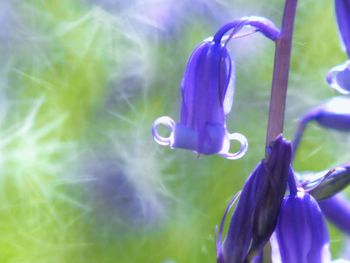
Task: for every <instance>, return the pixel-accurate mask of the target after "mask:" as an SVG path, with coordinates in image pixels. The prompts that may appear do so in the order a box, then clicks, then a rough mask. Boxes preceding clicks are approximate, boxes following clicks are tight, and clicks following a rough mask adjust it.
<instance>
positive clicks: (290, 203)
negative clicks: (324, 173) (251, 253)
mask: <svg viewBox="0 0 350 263" xmlns="http://www.w3.org/2000/svg"><path fill="white" fill-rule="evenodd" d="M272 248H273V262H275V263H277V262H283V263H296V262H298V263H311V262H312V263H326V262H330V251H329V234H328V229H327V225H326V223H325V220H324V217H323V215H322V212H321V210H320V208H319V206H318V204H317V202H316V200H315V199H314V198H313V197H312V196H311V195H309V194H308V193H304V192H303V191H302V190H300V191H298V192H297V193H296V194H291V195H290V196H288V197H285V198H284V200H283V203H282V207H281V212H280V215H279V217H278V223H277V226H276V230H275V235H274V237H273V238H272Z"/></svg>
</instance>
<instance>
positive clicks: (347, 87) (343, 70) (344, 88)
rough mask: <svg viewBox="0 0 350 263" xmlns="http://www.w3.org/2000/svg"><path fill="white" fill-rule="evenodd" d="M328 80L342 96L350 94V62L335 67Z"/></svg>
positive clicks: (328, 75) (328, 74)
mask: <svg viewBox="0 0 350 263" xmlns="http://www.w3.org/2000/svg"><path fill="white" fill-rule="evenodd" d="M349 19H350V17H349ZM326 80H327V82H328V84H329V85H330V86H331V87H332V88H333V89H335V90H337V91H338V92H340V93H341V94H349V93H350V61H346V62H345V63H344V64H342V65H338V66H335V67H334V68H332V69H331V70H330V71H329V72H328V73H327V77H326Z"/></svg>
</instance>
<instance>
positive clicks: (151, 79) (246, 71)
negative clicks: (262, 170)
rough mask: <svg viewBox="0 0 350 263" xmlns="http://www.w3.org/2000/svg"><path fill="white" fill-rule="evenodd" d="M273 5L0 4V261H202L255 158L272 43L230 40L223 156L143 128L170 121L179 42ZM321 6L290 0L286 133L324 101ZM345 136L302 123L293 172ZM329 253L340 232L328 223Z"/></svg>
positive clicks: (89, 0) (326, 157) (339, 158)
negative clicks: (292, 23) (231, 77)
mask: <svg viewBox="0 0 350 263" xmlns="http://www.w3.org/2000/svg"><path fill="white" fill-rule="evenodd" d="M282 11H283V1H277V0H268V1H258V0H211V1H210V0H193V1H190V0H176V1H175V0H143V1H142V0H129V1H124V0H114V1H113V0H60V1H53V0H51V1H48V0H28V1H22V0H1V1H0V40H1V41H0V61H1V63H0V134H1V136H0V138H1V139H0V189H1V191H0V262H4V263H6V262H11V263H22V262H23V263H24V262H28V263H29V262H30V263H32V262H35V263H56V262H57V263H66V262H67V263H70V262H72V263H73V262H74V263H79V262H84V263H89V262H99V263H100V262H101V263H104V262H106V263H108V262H118V263H133V262H143V263H147V262H150V263H156V262H159V263H182V262H203V263H204V262H215V247H214V243H215V236H214V229H215V225H216V224H219V223H220V220H221V217H222V214H223V212H224V210H225V207H226V205H227V203H228V201H229V200H230V198H231V197H232V196H233V194H235V193H236V192H237V191H239V189H240V188H241V187H242V184H243V183H244V180H245V179H246V178H247V176H248V175H249V173H250V172H251V171H252V170H253V168H254V167H255V165H256V164H257V162H258V161H260V160H261V159H262V157H263V156H264V143H265V131H266V123H267V112H268V99H269V93H270V85H271V74H272V67H273V53H274V45H273V44H272V43H271V42H269V41H268V40H266V39H265V38H264V37H262V36H261V35H259V34H256V35H254V36H250V37H248V38H244V39H237V40H234V41H232V44H230V49H231V51H232V54H233V57H234V60H235V63H236V66H237V73H236V74H237V82H236V94H235V101H234V107H233V110H232V112H231V114H230V115H229V117H228V120H227V122H228V130H229V131H232V132H240V133H243V134H245V135H246V137H247V138H248V140H249V144H250V148H249V151H248V153H247V155H246V156H245V157H244V158H242V159H241V160H238V161H228V160H225V159H223V158H221V157H218V156H204V157H201V158H199V159H198V158H197V156H196V155H195V154H193V153H191V152H187V151H183V150H171V149H169V148H166V147H161V146H159V145H157V144H156V143H155V142H154V141H153V139H152V136H151V132H150V127H151V124H152V122H153V120H154V119H155V118H157V117H159V116H162V115H168V116H171V117H172V118H173V119H175V120H177V119H178V116H179V109H180V103H181V101H180V97H181V96H180V89H179V86H180V82H181V78H182V73H183V70H184V67H185V65H186V61H187V59H188V57H189V55H190V53H191V51H192V49H193V48H194V47H195V46H196V45H197V44H198V43H199V42H200V41H201V40H203V39H204V38H207V37H208V36H211V35H213V33H214V32H215V31H216V29H217V28H218V27H219V26H220V25H222V24H223V23H225V22H227V21H230V20H232V19H235V18H239V17H242V16H246V15H261V16H265V17H268V18H270V19H271V20H272V21H274V22H275V23H276V24H277V25H279V24H280V20H281V15H282ZM345 59H346V56H345V54H344V53H343V52H342V50H341V46H340V44H339V40H338V34H337V28H336V24H335V18H334V13H333V6H332V1H328V0H319V1H313V0H303V1H300V4H299V7H298V14H297V20H296V27H295V38H294V46H293V60H292V68H291V70H292V71H291V75H290V88H289V91H288V104H287V112H286V120H285V126H286V127H285V135H286V137H287V138H289V139H292V138H293V134H294V131H295V128H296V124H297V120H298V118H299V117H300V116H301V115H302V114H303V113H305V112H306V111H307V110H308V109H309V108H310V107H312V106H315V105H318V104H320V103H321V102H322V101H324V100H325V99H327V98H331V97H333V96H336V93H335V92H333V91H332V90H330V89H329V88H328V87H327V85H326V82H325V80H324V79H325V74H326V72H327V70H328V69H329V68H331V67H333V66H334V65H337V64H340V63H342V62H343V61H345ZM349 138H350V137H349V135H348V134H341V133H337V132H330V131H326V130H323V129H321V128H319V127H318V126H316V125H311V126H310V127H309V128H308V130H307V132H306V134H305V138H304V140H303V142H302V145H301V148H300V151H299V152H298V155H297V157H296V161H295V169H296V170H297V171H319V170H323V169H327V168H329V167H332V166H335V165H336V164H338V163H343V162H345V161H348V160H349V157H350V156H349V151H348V147H349V145H350V140H349ZM331 231H332V237H331V246H332V252H333V256H334V257H337V256H339V255H341V254H342V253H344V251H343V246H344V244H345V243H346V237H345V236H344V235H342V234H341V233H340V232H338V231H337V230H335V229H334V228H333V227H332V226H331Z"/></svg>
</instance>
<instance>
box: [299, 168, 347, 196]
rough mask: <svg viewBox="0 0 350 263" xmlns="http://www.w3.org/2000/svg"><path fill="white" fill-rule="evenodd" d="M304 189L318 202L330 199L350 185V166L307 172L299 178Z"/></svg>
mask: <svg viewBox="0 0 350 263" xmlns="http://www.w3.org/2000/svg"><path fill="white" fill-rule="evenodd" d="M298 179H299V182H300V184H301V185H302V187H303V188H304V189H305V190H306V191H307V192H308V193H309V194H311V195H312V196H313V197H314V198H315V199H316V200H318V201H319V200H323V199H326V198H329V197H331V196H333V195H335V194H337V193H339V192H340V191H342V190H344V188H346V187H347V186H348V185H349V184H350V164H349V163H347V164H344V165H342V166H339V167H336V168H334V169H331V170H328V171H322V172H317V173H315V172H307V173H302V174H300V175H299V176H298Z"/></svg>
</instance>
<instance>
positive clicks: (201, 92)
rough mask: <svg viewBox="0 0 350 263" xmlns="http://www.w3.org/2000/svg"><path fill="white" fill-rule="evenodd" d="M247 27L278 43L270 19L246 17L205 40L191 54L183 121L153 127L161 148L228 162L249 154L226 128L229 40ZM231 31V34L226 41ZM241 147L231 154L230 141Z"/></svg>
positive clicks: (243, 142)
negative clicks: (215, 156) (218, 157)
mask: <svg viewBox="0 0 350 263" xmlns="http://www.w3.org/2000/svg"><path fill="white" fill-rule="evenodd" d="M244 26H250V27H252V28H255V29H254V31H253V32H257V31H259V32H262V33H263V34H264V35H265V36H267V37H269V38H270V39H272V40H276V39H277V37H278V35H279V31H278V29H277V28H276V27H275V26H274V25H273V24H272V23H271V22H270V21H269V20H267V19H264V18H259V17H244V18H242V19H239V20H236V21H234V22H232V23H228V24H226V25H224V26H223V27H222V28H220V29H219V30H218V32H217V33H216V34H215V36H214V37H213V38H210V39H207V40H204V41H203V42H202V43H200V44H199V45H198V46H197V47H196V48H195V50H194V51H193V52H192V55H191V57H190V58H189V60H188V63H187V67H186V70H185V73H184V76H183V79H182V84H181V91H182V105H181V116H180V121H179V122H178V123H175V122H174V121H173V120H172V119H171V118H169V117H160V118H158V119H157V120H156V121H155V122H154V124H153V127H152V133H153V137H154V139H155V140H156V142H158V143H159V144H161V145H169V146H170V147H172V148H182V149H188V150H192V151H195V152H196V153H198V154H216V153H218V154H220V155H222V156H223V157H225V158H228V159H238V158H240V157H242V156H243V155H244V154H245V152H246V151H247V147H248V143H247V141H246V139H245V137H244V136H243V135H241V134H239V133H233V134H230V133H229V132H228V131H227V129H226V116H227V115H228V113H229V112H230V111H231V108H232V103H233V95H234V79H235V73H234V63H233V61H232V58H231V54H230V52H229V50H228V49H227V41H229V40H230V39H231V38H232V37H234V36H235V35H236V34H237V33H238V31H239V30H240V29H242V28H243V27H244ZM231 30H232V33H231V34H230V35H229V36H228V37H226V39H225V40H223V38H224V37H225V35H226V34H227V33H228V32H230V31H231ZM161 124H162V125H164V126H166V127H167V128H168V129H169V130H170V136H169V137H167V138H165V137H162V136H161V135H160V134H159V133H158V130H157V127H158V126H159V125H161ZM231 140H236V141H238V142H239V143H240V145H241V147H240V149H239V151H238V152H236V153H229V148H230V141H231Z"/></svg>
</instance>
